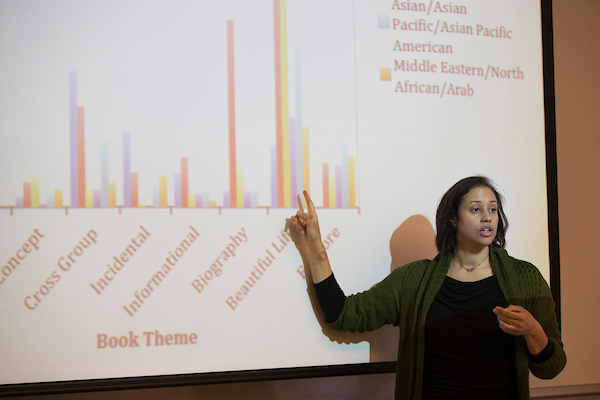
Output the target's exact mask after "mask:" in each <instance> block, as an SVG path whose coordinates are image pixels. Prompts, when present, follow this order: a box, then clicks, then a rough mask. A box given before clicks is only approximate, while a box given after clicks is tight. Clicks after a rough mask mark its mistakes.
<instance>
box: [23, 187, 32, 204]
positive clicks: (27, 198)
mask: <svg viewBox="0 0 600 400" xmlns="http://www.w3.org/2000/svg"><path fill="white" fill-rule="evenodd" d="M23 207H31V182H24V183H23Z"/></svg>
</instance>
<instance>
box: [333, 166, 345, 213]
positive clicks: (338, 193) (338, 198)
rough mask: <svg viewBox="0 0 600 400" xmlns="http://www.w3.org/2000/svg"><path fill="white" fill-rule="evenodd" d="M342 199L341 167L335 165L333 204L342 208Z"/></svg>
mask: <svg viewBox="0 0 600 400" xmlns="http://www.w3.org/2000/svg"><path fill="white" fill-rule="evenodd" d="M343 204H344V199H343V198H342V167H335V206H336V207H337V208H342V205H343Z"/></svg>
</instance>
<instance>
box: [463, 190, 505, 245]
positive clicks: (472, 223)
mask: <svg viewBox="0 0 600 400" xmlns="http://www.w3.org/2000/svg"><path fill="white" fill-rule="evenodd" d="M454 223H455V225H456V248H457V249H458V250H466V251H469V252H470V253H478V252H479V251H481V249H482V248H483V247H485V246H489V245H490V244H492V242H493V241H494V238H495V237H496V233H497V230H498V200H497V199H496V196H495V195H494V192H492V190H491V189H490V188H488V187H485V186H480V187H475V188H473V189H471V190H470V191H469V192H468V193H467V194H466V195H465V197H464V198H463V200H462V202H461V203H460V206H459V207H458V215H457V220H456V221H454Z"/></svg>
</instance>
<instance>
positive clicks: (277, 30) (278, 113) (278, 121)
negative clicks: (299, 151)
mask: <svg viewBox="0 0 600 400" xmlns="http://www.w3.org/2000/svg"><path fill="white" fill-rule="evenodd" d="M279 14H280V10H279V0H273V25H274V35H275V145H276V153H277V202H278V205H279V207H284V197H283V123H282V118H283V117H282V110H281V27H280V18H281V17H280V15H279Z"/></svg>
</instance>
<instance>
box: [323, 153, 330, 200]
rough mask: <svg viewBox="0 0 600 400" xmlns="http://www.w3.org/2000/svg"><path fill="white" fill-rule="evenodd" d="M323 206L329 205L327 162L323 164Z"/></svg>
mask: <svg viewBox="0 0 600 400" xmlns="http://www.w3.org/2000/svg"><path fill="white" fill-rule="evenodd" d="M323 207H325V208H328V207H329V164H323Z"/></svg>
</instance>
